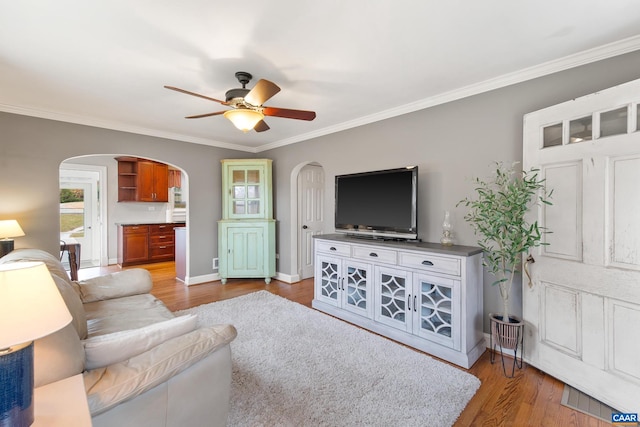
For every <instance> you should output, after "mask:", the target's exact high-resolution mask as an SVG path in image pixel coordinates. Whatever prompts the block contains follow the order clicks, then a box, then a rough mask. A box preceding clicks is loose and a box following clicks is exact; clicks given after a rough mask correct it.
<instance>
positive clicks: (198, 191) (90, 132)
mask: <svg viewBox="0 0 640 427" xmlns="http://www.w3.org/2000/svg"><path fill="white" fill-rule="evenodd" d="M0 129H1V131H0V168H1V170H2V174H1V175H0V219H11V218H15V219H18V221H19V222H20V224H21V226H22V228H23V230H24V232H25V234H26V236H25V237H21V238H18V239H16V244H15V245H16V247H17V248H20V247H37V248H41V249H44V250H46V251H48V252H51V253H54V254H55V253H57V252H58V247H59V240H60V236H59V230H60V225H59V205H58V204H59V196H58V194H59V184H58V176H59V172H58V170H59V166H60V163H61V162H63V161H64V160H66V159H69V158H72V157H77V156H88V155H94V154H103V155H108V156H110V157H113V156H114V155H132V156H139V157H146V158H149V159H153V160H159V161H162V162H165V163H169V164H172V165H175V166H177V167H179V168H180V169H182V170H184V171H185V172H186V173H187V174H188V176H189V187H190V191H191V197H190V198H189V202H190V206H189V209H190V213H191V216H190V218H189V223H188V225H189V238H190V245H191V247H190V253H191V257H190V260H189V262H190V276H201V275H207V274H212V273H213V270H212V264H211V260H212V258H214V257H215V256H217V227H216V221H217V220H218V219H219V218H220V216H221V199H220V186H221V182H220V173H221V172H220V170H221V169H220V159H223V158H234V157H248V156H247V153H245V152H240V151H234V150H227V149H220V148H213V147H208V146H204V145H197V144H190V143H185V142H178V141H171V140H167V139H161V138H154V137H148V136H143V135H136V134H130V133H126V132H118V131H112V130H106V129H100V128H94V127H89V126H81V125H74V124H69V123H62V122H56V121H52V120H45V119H38V118H33V117H27V116H20V115H14V114H8V113H0ZM77 161H78V160H76V162H77ZM88 163H90V161H88ZM111 173H112V172H110V174H111ZM109 221H111V219H109ZM112 244H113V243H112V242H110V245H112Z"/></svg>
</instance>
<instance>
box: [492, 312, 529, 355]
mask: <svg viewBox="0 0 640 427" xmlns="http://www.w3.org/2000/svg"><path fill="white" fill-rule="evenodd" d="M502 317H503V316H502V315H500V314H494V313H491V314H489V318H490V319H491V321H490V323H491V334H492V335H493V341H494V342H495V343H496V344H498V345H499V346H501V347H502V348H503V349H505V350H514V349H516V347H518V345H519V344H520V343H521V342H522V332H523V327H524V322H523V321H522V320H521V319H520V318H518V317H516V316H509V322H505V321H504V320H502Z"/></svg>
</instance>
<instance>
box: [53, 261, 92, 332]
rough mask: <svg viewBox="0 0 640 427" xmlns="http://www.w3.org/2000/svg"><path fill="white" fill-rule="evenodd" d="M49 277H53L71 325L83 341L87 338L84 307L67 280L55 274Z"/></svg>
mask: <svg viewBox="0 0 640 427" xmlns="http://www.w3.org/2000/svg"><path fill="white" fill-rule="evenodd" d="M51 277H53V281H54V282H55V284H56V286H57V287H58V291H60V295H62V299H63V300H64V303H65V304H66V305H67V309H68V310H69V312H70V313H71V316H72V317H73V320H72V321H71V324H72V325H73V327H74V328H75V330H76V332H77V333H78V337H79V338H80V339H85V338H86V337H87V316H86V314H85V312H84V307H83V305H82V301H80V297H79V296H78V294H77V293H76V291H75V290H74V289H73V287H72V286H71V284H70V283H69V281H68V280H65V279H63V278H61V277H59V276H58V275H56V274H52V275H51Z"/></svg>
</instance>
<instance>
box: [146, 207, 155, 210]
mask: <svg viewBox="0 0 640 427" xmlns="http://www.w3.org/2000/svg"><path fill="white" fill-rule="evenodd" d="M147 209H148V210H150V211H155V210H156V208H155V206H147Z"/></svg>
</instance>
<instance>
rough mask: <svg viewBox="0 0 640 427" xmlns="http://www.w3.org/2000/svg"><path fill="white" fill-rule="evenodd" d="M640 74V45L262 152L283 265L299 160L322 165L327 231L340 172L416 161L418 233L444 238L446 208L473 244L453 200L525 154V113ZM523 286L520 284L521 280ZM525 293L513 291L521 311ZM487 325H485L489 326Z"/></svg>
mask: <svg viewBox="0 0 640 427" xmlns="http://www.w3.org/2000/svg"><path fill="white" fill-rule="evenodd" d="M637 78H640V52H635V53H632V54H627V55H623V56H619V57H616V58H612V59H609V60H605V61H601V62H598V63H593V64H589V65H585V66H581V67H578V68H574V69H571V70H568V71H563V72H559V73H556V74H553V75H549V76H546V77H542V78H538V79H535V80H531V81H528V82H525V83H521V84H517V85H513V86H510V87H506V88H502V89H498V90H494V91H491V92H487V93H484V94H480V95H477V96H473V97H468V98H465V99H462V100H459V101H455V102H450V103H448V104H444V105H440V106H436V107H433V108H429V109H425V110H421V111H418V112H414V113H412V114H407V115H403V116H399V117H396V118H392V119H388V120H385V121H382V122H377V123H374V124H370V125H366V126H362V127H359V128H354V129H351V130H348V131H344V132H340V133H335V134H332V135H327V136H324V137H320V138H317V139H313V140H309V141H305V142H301V143H298V144H295V145H291V146H286V147H281V148H278V149H273V150H269V151H265V152H263V153H260V154H261V155H264V157H269V158H272V159H273V160H274V175H275V176H274V182H275V183H276V186H277V191H276V195H275V197H276V202H275V205H276V218H277V219H278V221H279V224H280V225H279V227H278V252H279V253H280V264H279V269H278V271H280V272H284V273H288V274H292V275H293V274H296V266H295V265H292V263H291V250H290V247H291V239H295V237H296V236H292V232H291V231H290V228H289V227H288V224H289V223H290V216H291V214H290V209H289V205H290V190H289V187H290V180H291V174H292V171H293V170H294V168H295V167H296V166H297V165H299V164H300V163H304V162H310V161H314V162H317V163H319V164H320V165H322V166H323V167H324V171H325V179H326V181H325V182H326V186H325V211H324V213H325V230H324V231H325V232H333V209H334V188H333V185H334V184H333V180H334V177H335V175H337V174H343V173H351V172H359V171H366V170H377V169H387V168H394V167H401V166H406V165H414V164H417V165H418V166H419V171H420V176H419V183H418V185H419V196H418V197H419V221H418V230H419V237H420V238H422V239H423V240H426V241H435V242H437V241H439V240H440V237H441V233H442V228H441V224H442V220H443V216H444V211H445V210H450V211H451V215H452V222H453V229H454V233H455V236H454V237H455V240H456V243H458V244H464V245H475V242H476V239H475V236H474V235H473V231H472V229H471V227H470V226H468V225H467V224H466V223H465V222H464V220H463V217H464V214H465V209H464V207H458V208H456V203H457V202H458V201H459V200H461V199H463V198H464V197H466V196H467V195H471V194H472V190H473V184H472V181H471V178H472V177H475V176H482V177H484V176H487V175H488V174H489V172H490V169H489V168H490V165H491V163H492V162H493V161H505V162H509V163H510V162H512V161H521V160H522V121H523V115H524V114H526V113H528V112H532V111H536V110H538V109H541V108H544V107H547V106H550V105H554V104H557V103H560V102H563V101H566V100H569V99H572V98H575V97H578V96H581V95H586V94H589V93H592V92H595V91H597V90H600V89H604V88H607V87H611V86H615V85H617V84H621V83H624V82H627V81H630V80H634V79H637ZM484 282H485V292H484V295H485V312H487V313H488V312H493V311H499V310H500V300H499V296H498V291H497V288H492V287H491V285H490V284H491V283H492V282H493V280H492V278H491V277H490V276H488V275H485V280H484ZM516 287H519V283H517V284H516ZM521 298H522V297H521V293H520V292H516V295H514V297H513V298H512V306H513V312H514V313H517V314H521V312H522V309H521V305H522V304H521ZM485 329H486V330H488V327H487V326H485Z"/></svg>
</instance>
